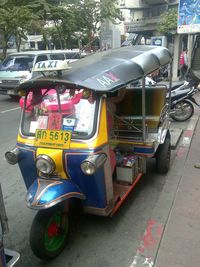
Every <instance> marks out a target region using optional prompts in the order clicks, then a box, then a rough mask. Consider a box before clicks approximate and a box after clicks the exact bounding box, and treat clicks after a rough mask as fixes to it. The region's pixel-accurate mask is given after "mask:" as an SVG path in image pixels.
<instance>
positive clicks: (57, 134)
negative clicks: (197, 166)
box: [5, 46, 171, 259]
mask: <svg viewBox="0 0 200 267" xmlns="http://www.w3.org/2000/svg"><path fill="white" fill-rule="evenodd" d="M60 64H61V62H59V61H46V62H38V63H37V65H36V67H35V71H37V75H38V72H39V73H41V74H42V75H40V77H39V76H37V78H35V79H32V80H30V81H28V82H26V83H24V84H22V85H20V88H19V94H20V95H21V96H23V98H22V100H21V104H20V105H21V107H22V117H21V122H20V127H19V134H18V138H17V144H16V146H15V148H14V149H13V150H11V151H9V152H6V155H5V157H6V159H7V161H8V162H9V163H10V164H15V163H18V164H19V168H20V170H21V173H22V176H23V178H24V182H25V185H26V187H27V195H26V201H27V204H28V206H29V207H30V208H32V209H36V210H38V213H37V215H36V217H35V219H34V221H33V224H32V227H31V232H30V245H31V248H32V250H33V252H34V253H35V255H36V256H38V257H39V258H43V259H50V258H53V257H55V256H57V255H58V254H59V253H60V252H61V250H62V249H63V248H64V246H65V243H66V240H67V235H68V230H69V229H68V228H69V221H68V211H69V209H70V203H71V202H72V200H73V199H78V200H79V201H80V204H81V206H82V208H83V210H84V211H85V212H87V213H91V214H96V215H101V216H112V215H113V214H114V213H115V212H116V211H117V210H118V209H119V207H120V206H121V204H122V203H123V201H124V200H125V199H126V198H127V196H128V194H129V193H130V192H131V191H132V189H133V188H134V187H135V185H136V184H137V182H138V181H139V180H140V179H141V177H142V175H143V174H144V173H145V172H146V160H147V158H155V162H156V164H155V166H156V170H157V171H158V172H159V173H167V171H168V169H169V165H170V133H169V125H170V122H169V107H170V105H169V103H167V102H166V93H167V90H168V89H167V87H166V86H164V85H155V84H153V85H150V84H149V85H147V86H146V85H145V77H147V76H148V75H149V74H150V73H152V72H154V71H155V70H157V69H159V68H160V67H162V66H165V65H167V64H170V65H171V55H170V53H169V51H168V50H167V49H166V48H163V47H153V46H135V47H124V48H119V49H114V50H109V51H104V52H99V53H96V54H94V55H91V56H90V57H87V58H84V59H82V60H80V61H77V62H75V63H72V64H71V65H69V66H63V65H62V66H61V65H60ZM62 64H66V63H63V62H62ZM139 80H140V81H142V82H141V85H142V86H140V87H138V85H137V81H139ZM170 84H171V83H170ZM169 99H170V98H169Z"/></svg>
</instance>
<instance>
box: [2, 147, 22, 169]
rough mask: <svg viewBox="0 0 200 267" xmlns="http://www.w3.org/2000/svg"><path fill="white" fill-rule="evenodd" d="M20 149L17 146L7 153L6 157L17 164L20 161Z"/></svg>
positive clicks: (9, 161) (8, 160) (12, 163)
mask: <svg viewBox="0 0 200 267" xmlns="http://www.w3.org/2000/svg"><path fill="white" fill-rule="evenodd" d="M19 153H20V150H19V148H17V147H15V148H14V149H12V150H11V151H8V152H6V153H5V159H6V160H7V162H8V163H10V164H11V165H15V164H16V163H17V162H18V158H19Z"/></svg>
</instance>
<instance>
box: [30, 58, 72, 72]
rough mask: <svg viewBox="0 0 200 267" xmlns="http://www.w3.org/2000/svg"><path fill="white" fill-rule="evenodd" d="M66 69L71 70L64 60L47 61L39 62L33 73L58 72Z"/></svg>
mask: <svg viewBox="0 0 200 267" xmlns="http://www.w3.org/2000/svg"><path fill="white" fill-rule="evenodd" d="M66 69H70V67H69V65H68V64H67V62H66V61H64V60H46V61H39V62H37V63H36V64H35V66H34V68H33V71H56V70H57V71H58V70H66Z"/></svg>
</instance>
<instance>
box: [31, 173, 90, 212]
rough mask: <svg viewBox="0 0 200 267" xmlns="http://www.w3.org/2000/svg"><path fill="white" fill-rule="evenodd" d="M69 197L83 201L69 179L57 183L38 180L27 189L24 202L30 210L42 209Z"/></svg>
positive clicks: (82, 197)
mask: <svg viewBox="0 0 200 267" xmlns="http://www.w3.org/2000/svg"><path fill="white" fill-rule="evenodd" d="M71 197H75V198H79V199H85V196H84V195H83V194H82V193H81V191H80V189H79V188H78V186H77V185H76V184H74V183H73V182H72V181H71V180H70V179H68V180H59V181H57V180H52V179H51V180H47V179H41V178H38V179H36V180H35V181H34V183H33V184H32V185H31V187H30V188H29V190H28V193H27V197H26V200H27V203H28V205H29V206H30V207H31V208H36V209H44V208H46V207H49V206H52V205H55V204H57V203H59V202H61V201H63V200H66V199H69V198H71Z"/></svg>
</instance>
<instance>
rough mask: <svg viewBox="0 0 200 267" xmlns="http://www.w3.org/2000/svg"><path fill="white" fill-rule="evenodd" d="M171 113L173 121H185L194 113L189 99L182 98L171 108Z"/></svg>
mask: <svg viewBox="0 0 200 267" xmlns="http://www.w3.org/2000/svg"><path fill="white" fill-rule="evenodd" d="M172 111H174V113H172V114H171V115H170V116H171V118H172V119H173V120H175V121H186V120H188V119H190V118H191V117H192V115H193V114H194V107H193V105H192V103H191V102H190V101H187V100H183V101H181V102H179V103H177V104H176V105H174V107H173V108H172Z"/></svg>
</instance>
